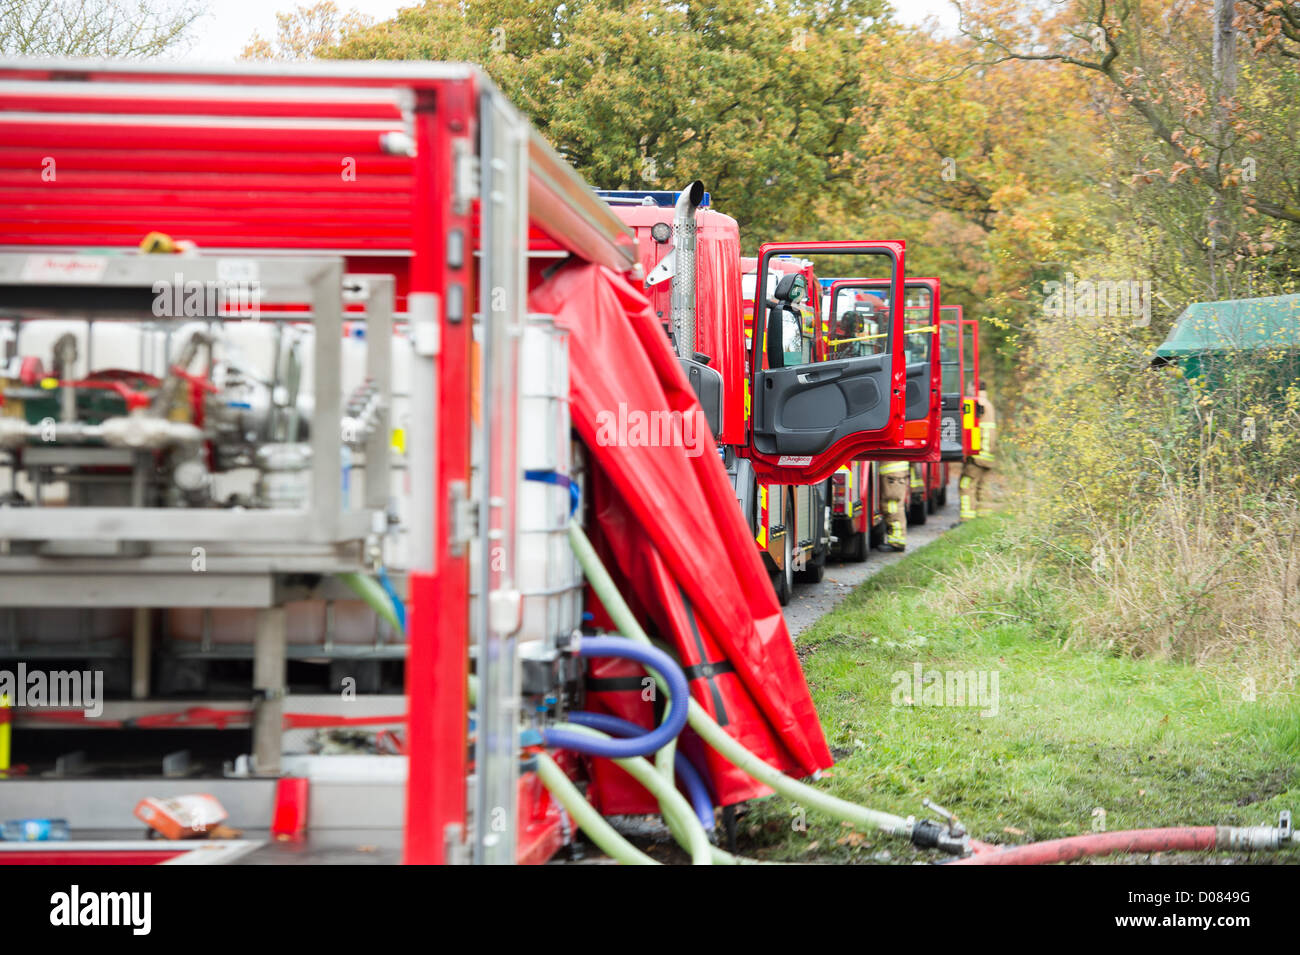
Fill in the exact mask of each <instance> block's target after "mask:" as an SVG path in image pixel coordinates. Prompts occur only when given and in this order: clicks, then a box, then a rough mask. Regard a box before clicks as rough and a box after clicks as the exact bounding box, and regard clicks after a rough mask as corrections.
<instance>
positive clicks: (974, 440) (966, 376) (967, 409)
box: [958, 313, 981, 457]
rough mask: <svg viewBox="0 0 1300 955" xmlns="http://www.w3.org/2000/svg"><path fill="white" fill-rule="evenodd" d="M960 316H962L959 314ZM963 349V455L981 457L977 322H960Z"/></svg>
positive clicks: (965, 319) (963, 320)
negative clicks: (977, 397)
mask: <svg viewBox="0 0 1300 955" xmlns="http://www.w3.org/2000/svg"><path fill="white" fill-rule="evenodd" d="M959 314H960V313H959ZM958 324H959V325H960V327H961V340H962V341H961V347H962V354H963V358H962V393H961V419H962V427H961V440H962V455H963V457H970V456H971V455H972V454H978V453H979V451H980V447H981V442H980V417H979V402H977V401H976V400H975V399H976V396H977V395H978V394H979V392H980V323H979V319H977V318H961V319H960V320H959V322H958Z"/></svg>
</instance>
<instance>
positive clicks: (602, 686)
mask: <svg viewBox="0 0 1300 955" xmlns="http://www.w3.org/2000/svg"><path fill="white" fill-rule="evenodd" d="M645 680H646V677H643V676H589V677H587V679H586V680H585V681H584V685H585V686H586V688H587V692H588V693H618V692H622V691H626V690H636V691H638V692H639V691H641V690H643V689H645V687H646V683H645Z"/></svg>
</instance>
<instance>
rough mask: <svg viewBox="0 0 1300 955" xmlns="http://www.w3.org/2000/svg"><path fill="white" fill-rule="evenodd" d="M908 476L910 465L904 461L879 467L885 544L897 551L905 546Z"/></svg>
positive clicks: (908, 491) (889, 462) (892, 462)
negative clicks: (883, 508) (883, 509)
mask: <svg viewBox="0 0 1300 955" xmlns="http://www.w3.org/2000/svg"><path fill="white" fill-rule="evenodd" d="M910 475H911V465H910V464H908V462H906V461H886V462H885V463H884V464H881V465H880V483H881V485H882V486H881V490H880V497H881V500H882V501H883V502H884V505H885V543H886V544H887V545H888V546H890V547H893V548H895V549H897V550H902V549H903V548H905V547H906V546H907V499H908V497H910V496H911V487H910V485H911V480H910Z"/></svg>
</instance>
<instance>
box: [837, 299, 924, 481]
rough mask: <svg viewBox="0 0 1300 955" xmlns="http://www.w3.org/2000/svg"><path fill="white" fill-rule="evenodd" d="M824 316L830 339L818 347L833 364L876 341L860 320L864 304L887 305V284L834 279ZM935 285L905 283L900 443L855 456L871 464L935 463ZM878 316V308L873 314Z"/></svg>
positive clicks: (870, 330)
mask: <svg viewBox="0 0 1300 955" xmlns="http://www.w3.org/2000/svg"><path fill="white" fill-rule="evenodd" d="M827 290H828V294H827V296H826V304H825V307H824V311H825V313H826V315H827V326H828V327H829V329H830V332H829V334H828V335H827V336H826V337H825V338H824V340H823V341H822V342H820V343H819V349H818V350H819V352H824V353H825V354H826V355H827V357H829V358H834V357H839V356H842V355H844V354H846V353H847V354H851V353H853V352H854V351H855V350H861V349H863V348H864V346H865V345H869V344H870V342H871V340H872V339H873V338H876V337H878V336H879V334H880V333H879V332H874V333H873V330H872V328H871V327H870V323H864V322H862V321H860V320H858V316H860V315H862V314H863V302H862V301H861V300H863V299H865V300H866V301H867V302H870V301H873V300H874V301H875V302H877V303H880V302H882V301H885V299H884V296H886V295H887V294H888V292H889V283H888V282H887V281H885V280H882V279H832V280H830V282H829V283H828V284H827ZM939 294H940V286H939V280H938V279H934V278H908V279H905V280H904V282H903V323H904V335H903V338H902V339H901V341H902V346H901V348H900V349H899V350H900V351H902V353H903V356H904V375H905V385H904V387H905V396H904V402H905V406H906V413H905V418H904V422H903V434H902V440H901V441H900V442H899V443H898V444H897V445H890V446H887V447H879V448H876V449H873V450H870V451H868V452H866V453H863V454H861V455H858V457H859V458H860V459H864V460H872V461H920V462H936V461H938V460H939V429H940V415H941V412H942V398H941V393H940V386H941V384H942V366H941V364H940V354H939V351H940V347H939V346H940V337H939ZM876 310H877V311H879V306H877V308H876Z"/></svg>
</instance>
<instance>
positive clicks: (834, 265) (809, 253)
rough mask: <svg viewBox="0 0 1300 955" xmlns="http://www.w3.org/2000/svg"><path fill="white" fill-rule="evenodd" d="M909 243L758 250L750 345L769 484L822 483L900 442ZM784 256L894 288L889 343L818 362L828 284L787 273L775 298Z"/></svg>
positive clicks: (754, 459)
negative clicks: (820, 299)
mask: <svg viewBox="0 0 1300 955" xmlns="http://www.w3.org/2000/svg"><path fill="white" fill-rule="evenodd" d="M904 248H905V246H904V243H902V242H889V241H885V242H872V241H845V242H839V241H830V242H769V243H765V244H764V245H763V246H761V247H760V248H759V252H758V274H757V278H756V281H755V285H754V288H755V293H754V298H753V312H752V314H753V316H754V319H753V336H752V341H751V342H750V351H749V374H750V389H751V390H750V394H751V396H752V398H751V403H752V415H751V419H750V427H751V430H752V435H751V437H752V441H751V442H750V452H749V457H750V461H751V463H752V465H753V468H754V472H755V473H756V474H757V475H758V476H759V478H760V479H761V480H763V481H766V482H769V483H788V484H793V483H798V484H808V483H816V482H818V481H821V480H823V479H825V478H826V477H829V476H830V475H831V474H832V473H833V472H834V471H835V470H836V468H838V467H839V466H840V465H841V464H843V463H844V462H845V461H848V460H851V459H852V458H856V457H860V456H862V455H863V454H864V453H866V452H868V451H870V450H872V449H875V448H879V447H882V446H894V445H900V444H901V443H902V441H903V425H904V419H905V417H906V368H905V364H904V358H905V356H904V354H903V348H902V342H903V340H904V337H903V336H904V323H903V294H902V293H903V289H902V282H903V274H904V273H903V267H904V264H903V255H904ZM777 257H801V258H810V259H812V260H813V262H814V265H815V267H816V268H817V270H819V271H822V272H826V271H830V272H832V273H833V274H844V273H849V274H855V275H869V276H871V277H873V278H878V279H879V281H880V282H881V283H882V288H887V289H888V300H887V301H888V305H887V307H886V309H885V315H884V316H883V317H884V318H885V319H886V320H885V321H884V323H883V324H884V326H885V327H884V328H883V329H882V330H881V332H880V334H883V335H884V336H885V337H884V338H883V339H881V342H882V346H881V347H880V348H879V350H877V351H875V352H874V353H872V354H863V355H855V356H852V357H845V358H834V359H828V360H825V361H817V360H816V359H817V357H818V356H817V347H818V346H817V343H818V339H819V337H820V335H821V328H820V324H821V315H820V312H821V309H820V308H818V307H817V305H818V304H820V303H816V304H814V302H815V299H816V297H817V296H819V295H820V289H818V288H816V287H815V286H812V287H810V285H809V283H808V281H807V279H806V277H805V276H804V275H803V274H801V273H788V272H787V273H785V274H783V275H782V277H781V278H780V279H779V280H778V282H777V283H776V286H775V288H774V290H773V294H772V295H771V296H770V297H769V296H768V295H767V294H766V292H767V289H768V273H769V272H773V271H783V270H781V269H780V265H779V262H777V261H775V260H776V259H777Z"/></svg>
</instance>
